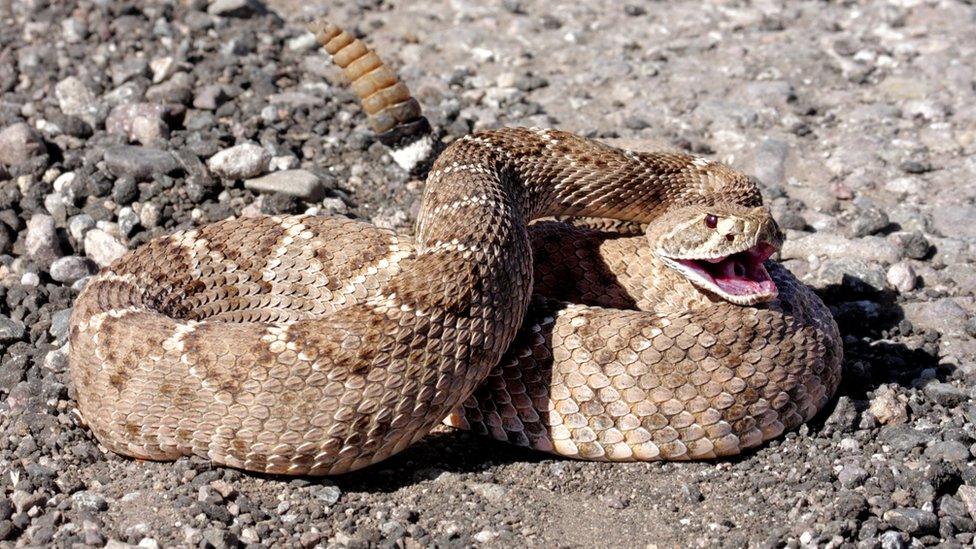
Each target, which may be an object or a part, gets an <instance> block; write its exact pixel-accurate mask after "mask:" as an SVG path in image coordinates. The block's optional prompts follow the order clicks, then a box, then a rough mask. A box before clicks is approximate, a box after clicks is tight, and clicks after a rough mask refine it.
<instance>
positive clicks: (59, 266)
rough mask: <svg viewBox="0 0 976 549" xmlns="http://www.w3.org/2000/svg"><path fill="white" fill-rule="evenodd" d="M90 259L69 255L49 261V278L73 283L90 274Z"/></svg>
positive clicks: (91, 270) (91, 269)
mask: <svg viewBox="0 0 976 549" xmlns="http://www.w3.org/2000/svg"><path fill="white" fill-rule="evenodd" d="M92 267H93V266H92V263H91V261H90V260H88V259H86V258H84V257H78V256H76V255H69V256H65V257H61V258H58V259H57V260H55V261H54V262H53V263H51V269H50V274H51V278H52V279H54V280H55V281H57V282H62V283H64V284H74V283H75V281H77V280H81V279H82V278H85V277H86V276H88V275H90V274H92V272H93V270H94V269H93V268H92Z"/></svg>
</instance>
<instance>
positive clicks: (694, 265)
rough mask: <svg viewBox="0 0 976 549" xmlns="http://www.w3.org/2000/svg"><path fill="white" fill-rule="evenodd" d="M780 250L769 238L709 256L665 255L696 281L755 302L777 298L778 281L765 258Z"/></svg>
mask: <svg viewBox="0 0 976 549" xmlns="http://www.w3.org/2000/svg"><path fill="white" fill-rule="evenodd" d="M775 251H776V247H775V246H773V245H772V244H769V243H767V242H760V243H758V244H756V245H755V246H753V247H751V248H749V249H746V250H743V251H741V252H737V253H734V254H730V255H724V256H719V257H715V258H708V259H690V258H685V259H682V258H671V257H665V258H664V259H665V260H666V261H667V263H668V264H669V265H670V266H671V267H672V268H674V269H675V270H677V271H678V272H680V273H681V274H683V275H684V276H685V277H686V278H687V279H688V280H689V281H690V282H691V283H692V284H694V285H695V286H698V287H699V288H701V289H703V290H707V291H709V292H712V293H714V294H716V295H718V296H719V297H721V298H723V299H725V300H726V301H729V302H731V303H735V304H736V305H753V304H755V303H760V302H763V301H770V300H772V299H775V298H776V295H777V294H778V293H779V292H778V290H777V288H776V283H775V282H773V279H772V277H770V276H769V272H768V271H767V270H766V267H765V266H763V262H764V261H766V260H767V259H769V257H770V256H771V255H773V253H774V252H775Z"/></svg>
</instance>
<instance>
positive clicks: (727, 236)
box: [725, 234, 735, 242]
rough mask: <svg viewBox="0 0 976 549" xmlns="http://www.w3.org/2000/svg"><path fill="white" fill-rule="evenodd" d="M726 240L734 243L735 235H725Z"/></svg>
mask: <svg viewBox="0 0 976 549" xmlns="http://www.w3.org/2000/svg"><path fill="white" fill-rule="evenodd" d="M725 240H728V241H729V242H732V241H733V240H735V235H731V234H727V235H725Z"/></svg>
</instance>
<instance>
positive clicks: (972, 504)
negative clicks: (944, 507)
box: [956, 485, 976, 520]
mask: <svg viewBox="0 0 976 549" xmlns="http://www.w3.org/2000/svg"><path fill="white" fill-rule="evenodd" d="M956 495H957V496H959V499H961V500H962V503H963V504H964V505H965V506H966V510H967V511H969V516H970V517H972V518H973V520H976V486H966V485H963V486H960V487H959V491H958V492H956Z"/></svg>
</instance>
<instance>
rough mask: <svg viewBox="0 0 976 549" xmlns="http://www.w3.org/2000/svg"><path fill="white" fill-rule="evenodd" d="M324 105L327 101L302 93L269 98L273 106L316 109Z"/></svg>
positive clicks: (277, 94) (276, 95) (285, 93)
mask: <svg viewBox="0 0 976 549" xmlns="http://www.w3.org/2000/svg"><path fill="white" fill-rule="evenodd" d="M313 38H314V37H313ZM323 103H325V100H324V99H322V98H321V97H317V96H315V95H311V94H308V93H302V92H284V93H276V94H273V95H269V96H268V104H269V105H271V106H274V105H289V106H292V107H316V106H319V105H322V104H323Z"/></svg>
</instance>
